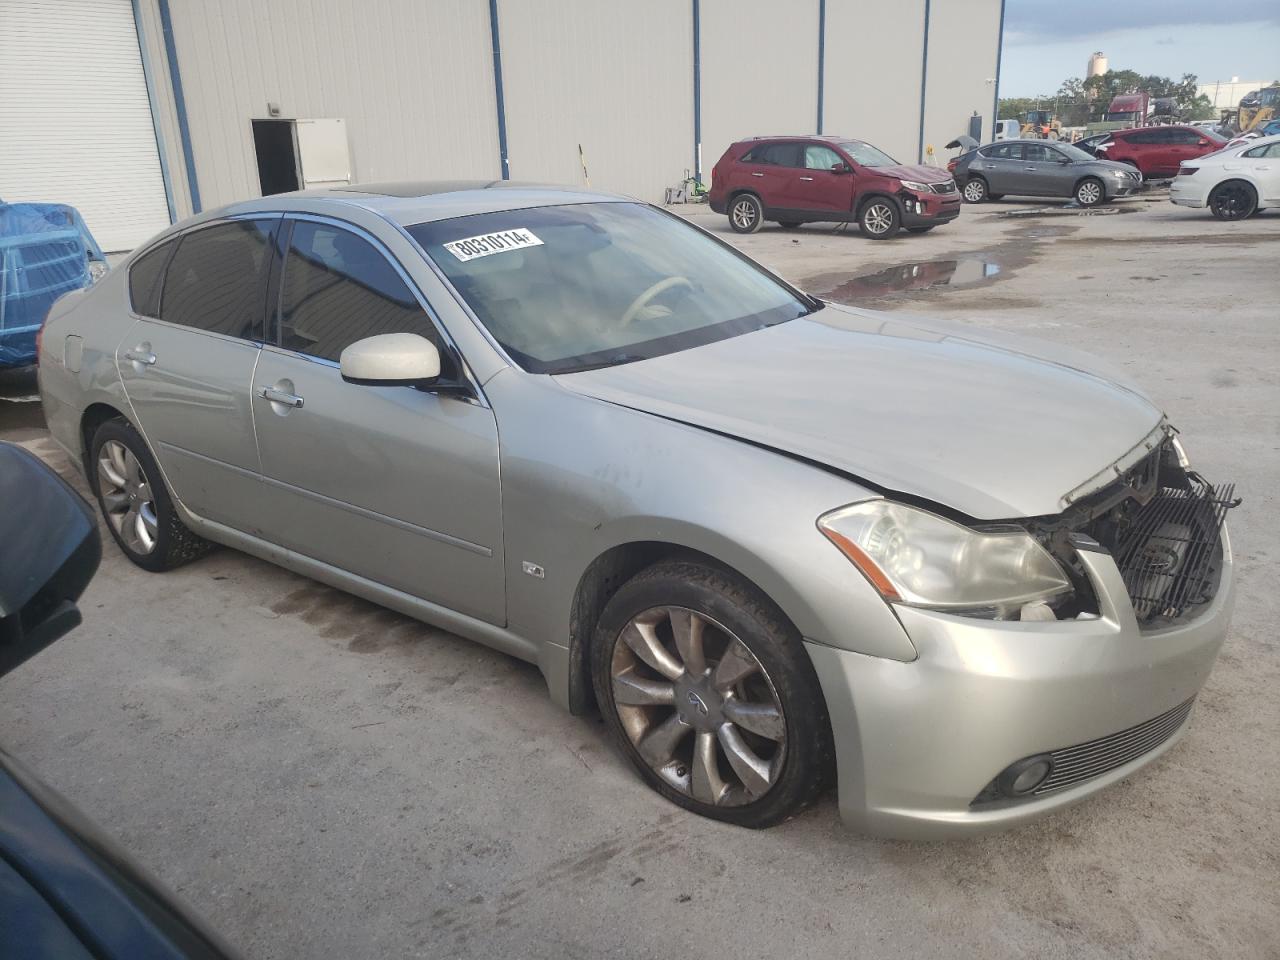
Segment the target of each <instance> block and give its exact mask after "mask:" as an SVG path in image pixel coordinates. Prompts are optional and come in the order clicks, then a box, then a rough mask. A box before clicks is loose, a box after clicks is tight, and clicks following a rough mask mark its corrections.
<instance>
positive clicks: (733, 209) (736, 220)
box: [729, 193, 764, 233]
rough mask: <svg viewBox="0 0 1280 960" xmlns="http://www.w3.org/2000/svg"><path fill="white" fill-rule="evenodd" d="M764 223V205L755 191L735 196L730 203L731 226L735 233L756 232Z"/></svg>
mask: <svg viewBox="0 0 1280 960" xmlns="http://www.w3.org/2000/svg"><path fill="white" fill-rule="evenodd" d="M762 223H764V207H763V205H761V203H760V198H759V197H757V196H756V195H755V194H753V193H744V194H741V195H739V196H737V197H734V198H733V201H732V202H731V203H730V204H729V226H731V227H733V229H734V232H735V233H755V232H756V231H757V230H759V229H760V224H762Z"/></svg>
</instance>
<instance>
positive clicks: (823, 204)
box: [780, 143, 854, 219]
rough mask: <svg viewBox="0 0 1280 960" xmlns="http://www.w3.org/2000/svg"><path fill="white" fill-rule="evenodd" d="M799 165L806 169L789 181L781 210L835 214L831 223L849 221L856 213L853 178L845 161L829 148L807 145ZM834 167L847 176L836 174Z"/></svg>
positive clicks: (799, 171) (820, 145) (797, 172)
mask: <svg viewBox="0 0 1280 960" xmlns="http://www.w3.org/2000/svg"><path fill="white" fill-rule="evenodd" d="M800 161H801V163H802V164H803V165H804V166H803V169H797V170H795V171H794V176H792V177H790V178H788V179H787V180H786V182H785V186H784V194H783V197H782V199H781V201H780V206H782V207H784V208H786V209H788V210H798V211H804V212H805V213H809V214H836V215H837V216H835V217H832V219H839V218H840V217H848V216H849V215H850V213H851V212H852V210H853V180H854V178H853V174H852V173H851V172H849V170H848V168H847V166H846V164H845V161H844V158H843V157H841V156H840V154H838V153H836V152H835V151H834V150H832V149H831V148H830V147H828V146H824V145H823V144H817V143H808V144H804V145H803V146H802V148H801V155H800ZM834 167H842V168H845V172H843V173H836V172H835V171H834V170H833V168H834ZM824 219H825V218H824Z"/></svg>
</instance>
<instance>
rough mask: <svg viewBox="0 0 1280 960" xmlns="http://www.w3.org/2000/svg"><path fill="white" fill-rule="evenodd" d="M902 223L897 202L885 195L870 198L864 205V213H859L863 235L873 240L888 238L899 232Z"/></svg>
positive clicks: (859, 222)
mask: <svg viewBox="0 0 1280 960" xmlns="http://www.w3.org/2000/svg"><path fill="white" fill-rule="evenodd" d="M901 223H902V216H901V214H899V213H898V206H897V204H895V203H894V202H893V201H892V200H889V199H887V198H885V197H873V198H872V199H870V200H868V201H867V202H866V204H864V205H863V207H862V213H860V214H858V224H859V225H860V226H861V227H862V234H863V236H866V237H870V238H871V239H872V240H888V239H889V238H890V237H892V236H893V235H894V234H896V233H897V232H898V227H899V226H900V225H901Z"/></svg>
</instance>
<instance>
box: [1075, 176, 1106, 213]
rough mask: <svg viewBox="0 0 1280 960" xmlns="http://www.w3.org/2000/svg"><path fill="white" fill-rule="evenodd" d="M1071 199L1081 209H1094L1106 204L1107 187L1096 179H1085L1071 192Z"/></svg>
mask: <svg viewBox="0 0 1280 960" xmlns="http://www.w3.org/2000/svg"><path fill="white" fill-rule="evenodd" d="M1071 197H1072V199H1074V200H1075V202H1076V203H1078V204H1080V206H1082V207H1096V206H1098V205H1099V204H1101V203H1106V200H1107V187H1106V184H1104V183H1103V182H1102V181H1101V180H1099V179H1098V178H1097V177H1085V178H1084V179H1083V180H1081V181H1080V182H1079V183H1077V184H1076V188H1075V189H1074V190H1072V191H1071Z"/></svg>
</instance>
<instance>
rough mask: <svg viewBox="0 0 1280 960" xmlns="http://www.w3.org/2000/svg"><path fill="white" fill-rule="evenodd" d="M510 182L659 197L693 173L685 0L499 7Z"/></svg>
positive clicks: (577, 0)
mask: <svg viewBox="0 0 1280 960" xmlns="http://www.w3.org/2000/svg"><path fill="white" fill-rule="evenodd" d="M498 10H499V26H500V29H501V37H502V71H503V88H504V91H505V96H506V114H507V144H508V154H509V157H510V171H511V179H513V180H538V181H544V182H550V183H566V184H574V185H583V184H584V179H583V173H582V164H581V163H580V162H579V158H578V144H581V145H582V149H583V151H584V154H585V156H586V161H587V170H588V172H589V173H590V176H591V185H592V186H593V187H595V188H596V189H605V190H619V191H622V192H624V193H629V194H632V195H634V196H638V197H642V198H644V199H645V200H650V201H654V200H657V201H660V200H661V199H662V195H663V190H664V188H666V187H668V186H671V185H672V184H674V183H676V182H677V181H678V180H679V179H680V177H681V175H682V173H683V171H684V170H685V169H686V168H692V167H693V100H692V95H691V91H692V89H693V26H692V21H691V19H690V17H689V2H688V0H649V2H646V3H601V2H598V0H560V2H557V3H554V4H551V3H529V2H523V3H511V2H505V3H500V4H499V5H498Z"/></svg>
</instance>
